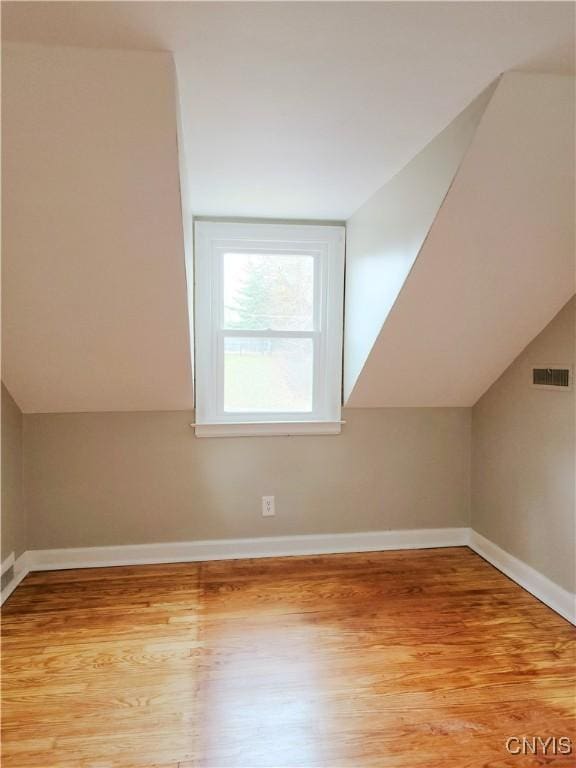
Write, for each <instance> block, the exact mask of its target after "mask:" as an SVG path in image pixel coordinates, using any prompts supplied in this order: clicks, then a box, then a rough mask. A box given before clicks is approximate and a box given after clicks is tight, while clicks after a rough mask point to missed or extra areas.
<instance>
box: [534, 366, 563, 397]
mask: <svg viewBox="0 0 576 768" xmlns="http://www.w3.org/2000/svg"><path fill="white" fill-rule="evenodd" d="M531 383H532V386H533V387H538V389H557V390H564V391H566V390H567V389H572V368H570V367H569V366H567V365H540V366H538V367H537V368H532V382H531Z"/></svg>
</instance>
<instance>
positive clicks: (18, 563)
mask: <svg viewBox="0 0 576 768" xmlns="http://www.w3.org/2000/svg"><path fill="white" fill-rule="evenodd" d="M11 557H12V561H11V563H10V565H8V566H7V568H10V567H12V566H13V567H14V575H13V577H12V579H11V580H10V581H9V582H8V584H6V586H5V587H4V589H3V590H2V592H1V593H0V605H3V604H4V601H5V600H7V599H8V598H9V597H10V595H11V594H12V592H14V590H15V589H16V587H17V586H18V584H20V582H21V581H22V579H23V578H24V577H25V576H27V575H28V573H29V572H30V567H29V566H30V563H29V560H30V558H29V553H28V552H22V554H21V555H20V557H17V558H16V559H14V555H12V556H11ZM8 560H9V557H8V558H6V560H5V561H4V562H6V561H8ZM6 570H7V569H6ZM2 573H4V563H2Z"/></svg>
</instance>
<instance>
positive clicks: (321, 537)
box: [1, 528, 576, 624]
mask: <svg viewBox="0 0 576 768" xmlns="http://www.w3.org/2000/svg"><path fill="white" fill-rule="evenodd" d="M461 546H469V547H470V548H471V549H472V550H474V552H476V553H477V554H479V555H480V556H481V557H483V558H484V559H485V560H487V561H488V562H489V563H491V564H492V565H493V566H495V567H496V568H498V570H500V571H502V573H505V574H506V576H509V577H510V578H511V579H512V580H513V581H515V582H516V583H517V584H519V585H520V586H521V587H523V588H524V589H526V590H527V591H528V592H530V593H531V594H533V595H534V596H535V597H537V598H538V599H539V600H541V601H542V602H543V603H545V604H546V605H548V606H549V607H550V608H552V610H554V611H556V613H559V614H560V615H561V616H563V617H564V618H565V619H568V621H570V622H572V623H573V624H576V597H575V595H574V594H573V593H571V592H568V591H567V590H565V589H563V588H562V587H560V586H558V584H555V583H554V582H552V581H550V579H548V578H547V577H546V576H544V575H543V574H541V573H539V572H538V571H536V570H535V569H534V568H532V567H531V566H529V565H527V564H526V563H523V562H522V561H521V560H518V559H517V558H516V557H514V556H513V555H511V554H509V553H508V552H505V551H504V550H503V549H501V548H500V547H498V546H497V545H496V544H493V543H492V542H491V541H489V540H488V539H486V538H485V537H484V536H482V535H481V534H479V533H477V532H476V531H473V530H472V529H470V528H425V529H418V530H403V531H366V532H363V533H333V534H314V535H305V536H270V537H262V538H255V539H213V540H208V541H184V542H169V543H160V544H127V545H125V546H110V547H81V548H70V549H40V550H29V551H28V552H24V553H23V554H22V555H20V557H19V558H17V559H16V560H15V562H14V563H13V565H14V578H13V579H12V581H11V582H10V583H9V584H8V585H7V586H6V587H5V588H4V590H2V595H1V602H2V603H3V602H4V600H6V598H7V597H9V596H10V595H11V594H12V592H13V591H14V590H15V589H16V587H17V586H18V584H20V582H21V581H22V579H23V578H24V577H25V576H26V574H27V573H28V572H29V571H54V570H64V569H68V568H104V567H106V566H114V565H152V564H154V563H185V562H199V561H202V560H237V559H242V558H260V557H282V556H290V555H328V554H337V553H344V552H381V551H385V550H394V549H427V548H431V547H461ZM8 559H9V558H7V561H8ZM7 561H5V562H7ZM11 564H12V563H11ZM7 567H10V565H8V566H7Z"/></svg>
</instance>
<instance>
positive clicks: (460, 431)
mask: <svg viewBox="0 0 576 768" xmlns="http://www.w3.org/2000/svg"><path fill="white" fill-rule="evenodd" d="M192 418H193V415H192V413H190V412H174V413H162V412H157V413H108V414H104V413H102V414H48V415H41V414H37V415H26V416H25V419H24V435H25V468H24V475H25V484H26V493H27V507H28V511H29V516H30V535H31V540H30V548H31V549H44V548H59V547H81V546H82V547H84V546H100V545H113V544H138V543H153V542H166V541H187V540H195V539H196V540H197V539H212V538H214V539H218V538H237V537H255V536H274V535H288V534H306V533H337V532H348V531H368V530H386V529H403V528H438V527H450V526H461V525H464V526H465V525H468V524H469V466H470V455H469V448H470V410H469V409H458V408H456V409H378V410H361V409H360V410H354V411H349V412H345V416H344V418H345V419H346V420H347V423H346V424H345V426H344V428H343V432H342V434H340V435H335V436H329V437H328V436H317V437H312V436H305V437H278V438H275V437H270V438H196V437H194V434H193V431H192V429H191V428H190V426H189V423H190V421H191V420H192ZM270 494H271V495H274V496H275V497H276V510H277V516H276V517H268V518H262V517H261V497H262V496H263V495H270Z"/></svg>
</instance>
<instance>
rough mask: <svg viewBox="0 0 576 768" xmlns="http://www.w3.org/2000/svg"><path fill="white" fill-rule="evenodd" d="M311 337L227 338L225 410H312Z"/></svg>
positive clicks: (225, 342) (225, 354)
mask: <svg viewBox="0 0 576 768" xmlns="http://www.w3.org/2000/svg"><path fill="white" fill-rule="evenodd" d="M312 358H313V352H312V339H255V338H249V339H247V338H240V337H237V336H233V337H230V336H229V337H228V338H225V339H224V410H225V411H228V412H242V411H257V412H264V411H272V412H278V413H281V412H298V411H311V410H312V369H313V364H312Z"/></svg>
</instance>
